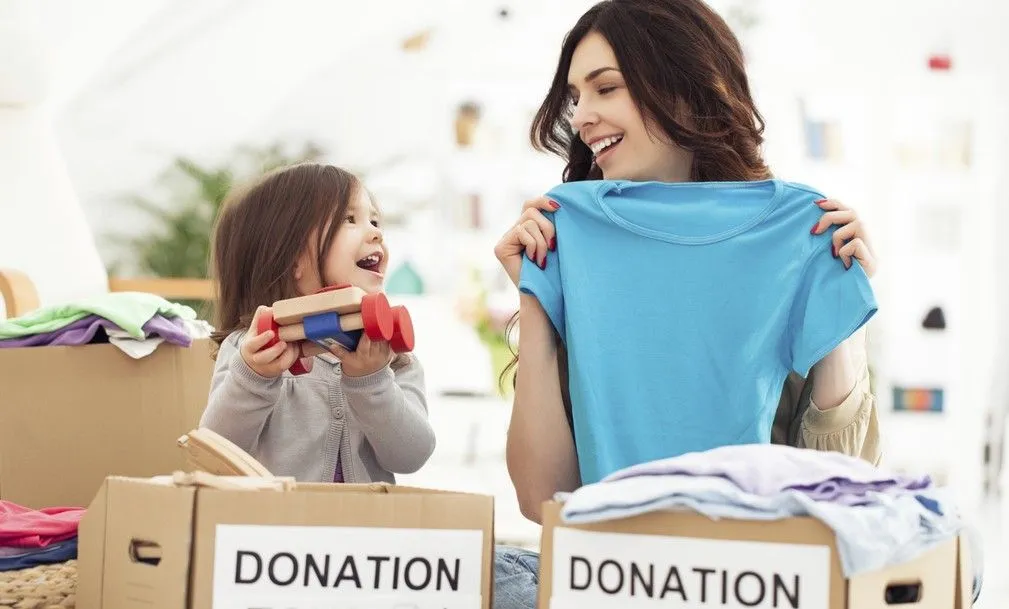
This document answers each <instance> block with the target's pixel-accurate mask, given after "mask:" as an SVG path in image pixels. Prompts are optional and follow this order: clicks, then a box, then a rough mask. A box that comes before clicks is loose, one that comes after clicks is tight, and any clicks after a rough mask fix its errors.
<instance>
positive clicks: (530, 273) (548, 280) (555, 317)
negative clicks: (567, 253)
mask: <svg viewBox="0 0 1009 609" xmlns="http://www.w3.org/2000/svg"><path fill="white" fill-rule="evenodd" d="M559 248H560V246H558V249H559ZM560 267H561V265H560V259H559V255H558V251H557V250H554V251H550V252H547V264H546V268H545V269H541V268H540V267H539V266H537V264H536V263H535V262H534V261H532V260H530V259H529V257H528V256H524V257H523V258H522V271H521V273H520V275H519V291H520V292H524V293H526V294H530V295H532V296H535V297H536V299H537V300H538V301H539V302H540V306H542V307H543V310H544V311H546V314H547V316H548V317H549V318H550V323H552V324H553V326H554V329H555V330H557V333H558V334H560V336H561V339H562V340H564V339H565V334H564V291H563V289H562V288H561V268H560ZM520 323H521V322H520Z"/></svg>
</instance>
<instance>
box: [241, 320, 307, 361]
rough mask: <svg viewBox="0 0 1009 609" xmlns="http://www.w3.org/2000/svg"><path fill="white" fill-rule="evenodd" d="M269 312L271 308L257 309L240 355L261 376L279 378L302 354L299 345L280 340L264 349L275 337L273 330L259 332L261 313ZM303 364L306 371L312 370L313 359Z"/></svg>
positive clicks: (243, 341)
mask: <svg viewBox="0 0 1009 609" xmlns="http://www.w3.org/2000/svg"><path fill="white" fill-rule="evenodd" d="M269 310H270V309H269V307H265V306H260V307H259V308H257V309H256V312H255V313H254V314H253V316H252V323H250V324H249V331H248V332H247V333H246V334H245V338H244V339H243V340H242V346H241V347H240V348H239V353H241V354H242V359H243V360H245V365H247V366H248V367H249V368H251V369H252V371H253V372H255V373H256V374H258V375H259V376H262V377H265V378H277V377H278V376H280V375H281V374H283V373H284V371H285V370H287V369H288V368H290V367H291V366H293V365H294V362H295V361H297V360H298V356H299V355H300V354H301V349H300V348H299V347H298V345H294V344H289V343H287V342H285V341H282V340H280V339H279V338H278V339H277V342H276V344H273V345H270V346H269V347H266V348H265V349H264V348H263V347H265V346H266V345H267V344H268V343H269V342H270V341H271V340H273V338H274V336H275V334H274V332H273V330H267V331H265V332H263V333H260V332H259V316H260V314H261V313H263V312H265V311H269ZM302 364H303V365H304V366H305V369H306V370H311V369H312V358H310V357H309V358H305V359H304V360H303V361H302Z"/></svg>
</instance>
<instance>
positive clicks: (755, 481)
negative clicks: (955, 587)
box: [557, 444, 981, 598]
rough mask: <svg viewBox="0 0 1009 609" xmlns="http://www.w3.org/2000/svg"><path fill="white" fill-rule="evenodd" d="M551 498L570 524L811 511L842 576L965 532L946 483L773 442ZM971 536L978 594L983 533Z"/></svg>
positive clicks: (706, 454) (640, 471)
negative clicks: (827, 535)
mask: <svg viewBox="0 0 1009 609" xmlns="http://www.w3.org/2000/svg"><path fill="white" fill-rule="evenodd" d="M557 498H558V499H559V500H561V501H563V502H564V504H563V507H562V511H561V518H562V520H563V521H564V522H566V523H570V524H585V523H593V522H601V521H605V520H612V519H620V518H627V517H631V516H635V515H639V514H643V513H646V512H652V511H658V510H690V511H693V512H696V513H700V514H704V515H706V516H708V517H710V518H712V519H718V518H732V519H739V520H777V519H783V518H790V517H794V516H810V517H813V518H817V519H819V520H820V521H822V522H823V523H824V524H826V525H827V526H829V527H830V528H831V529H832V530H833V531H834V533H835V536H836V539H837V550H838V555H839V558H840V561H841V567H842V570H843V572H844V574H845V576H846V577H851V576H853V575H857V574H859V573H864V572H870V571H875V570H878V569H882V568H885V567H888V566H891V565H895V564H899V563H902V562H905V561H908V560H911V559H913V558H915V557H916V556H918V555H919V554H921V553H922V552H924V551H926V550H928V549H929V548H931V547H933V546H935V545H937V544H939V543H941V542H943V541H947V540H949V539H950V538H952V537H955V536H957V535H960V534H961V533H964V532H966V533H968V534H970V533H971V530H970V529H968V528H966V527H965V525H964V523H963V521H962V520H961V517H960V514H959V513H958V511H957V509H956V506H955V504H954V501H953V500H952V497H951V496H950V493H949V491H948V489H944V488H939V487H936V486H935V485H933V483H932V481H931V479H930V478H929V477H928V476H904V475H900V474H897V473H893V472H888V471H886V470H884V469H881V468H878V467H874V466H873V465H871V464H870V463H868V462H866V461H864V460H862V459H858V458H856V457H850V456H847V455H843V454H840V453H835V452H823V451H815V450H808V449H800V448H794V447H791V446H782V445H776V444H767V445H764V444H761V445H739V446H725V447H720V448H716V449H712V450H708V451H703V452H696V453H689V454H685V455H681V456H678V457H673V458H670V459H662V460H658V461H652V462H648V463H643V464H641V465H636V466H632V467H628V468H625V469H622V470H620V471H617V472H614V473H613V474H611V475H609V476H607V477H605V478H603V479H602V480H601V481H599V482H597V483H594V484H588V485H585V486H583V487H581V488H579V489H578V490H576V491H574V492H573V493H561V494H559V495H558V497H557ZM971 536H972V535H971ZM972 537H973V536H972ZM969 542H970V543H969V544H968V545H969V546H970V549H971V552H972V557H971V558H972V563H973V565H974V572H975V576H974V595H975V598H976V597H977V594H978V592H979V591H980V583H981V554H980V540H979V539H976V538H973V539H969Z"/></svg>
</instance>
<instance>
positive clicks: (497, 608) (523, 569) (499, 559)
mask: <svg viewBox="0 0 1009 609" xmlns="http://www.w3.org/2000/svg"><path fill="white" fill-rule="evenodd" d="M539 584H540V555H539V554H538V553H536V552H533V551H531V550H524V549H522V548H513V547H511V546H500V545H498V546H494V605H493V607H492V609H536V595H537V592H538V591H539Z"/></svg>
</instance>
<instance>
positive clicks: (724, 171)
mask: <svg viewBox="0 0 1009 609" xmlns="http://www.w3.org/2000/svg"><path fill="white" fill-rule="evenodd" d="M590 32H598V33H599V34H600V35H602V36H603V37H604V38H605V39H606V41H607V42H608V43H609V44H610V46H611V47H612V48H613V54H614V55H615V56H616V59H617V63H618V64H619V66H618V68H619V69H620V71H621V73H622V74H623V78H624V81H625V82H626V83H627V89H628V91H629V93H630V95H631V98H632V99H633V100H634V102H635V104H637V107H638V110H639V111H640V112H641V114H642V116H643V117H645V118H646V124H649V125H654V126H656V127H658V128H660V129H662V131H663V132H664V134H665V135H666V136H667V137H668V138H669V139H671V140H672V141H673V142H674V143H675V144H676V145H678V146H680V147H682V148H685V149H687V150H689V151H691V152H692V153H693V159H694V160H693V166H692V167H691V171H690V176H691V180H693V181H698V182H702V181H703V182H720V181H751V180H763V179H767V178H770V177H771V171H770V169H769V168H768V167H767V165H766V164H765V163H764V160H763V158H762V156H761V151H760V147H761V145H762V144H763V141H764V140H763V132H764V121H763V118H762V117H761V115H760V113H759V112H758V111H757V108H756V106H755V105H754V102H753V98H752V96H751V94H750V86H749V83H748V80H747V76H746V71H745V61H744V58H743V51H742V47H741V46H740V44H739V41H738V40H737V38H736V36H735V35H734V34H733V33H732V30H731V29H730V28H729V26H728V24H726V23H725V21H724V20H723V19H722V18H721V17H720V16H719V15H718V13H716V12H715V11H714V10H712V9H711V8H710V7H709V6H708V5H706V4H705V3H704V2H701V1H700V0H606V1H604V2H599V3H598V4H596V5H594V6H593V7H592V8H590V9H589V10H588V11H587V12H586V13H585V14H584V15H582V17H581V19H579V20H578V22H577V23H576V24H575V26H574V28H572V29H571V31H570V32H568V34H567V36H565V38H564V43H563V46H562V47H561V53H560V59H559V61H558V63H557V71H556V73H555V74H554V79H553V82H552V83H551V85H550V90H549V91H548V92H547V94H546V97H545V98H544V100H543V103H542V104H541V105H540V108H539V110H538V111H537V112H536V117H535V118H534V119H533V123H532V128H531V130H530V139H531V140H532V144H533V147H534V148H536V149H537V150H539V151H543V152H551V153H553V154H556V155H558V156H560V157H561V158H563V159H565V160H566V161H567V165H566V166H565V167H564V172H563V174H562V177H563V181H564V182H576V181H580V180H594V179H601V178H602V173H601V170H600V169H599V167H598V166H596V165H595V164H594V163H593V162H592V151H591V150H590V149H589V147H588V146H586V145H585V143H584V142H582V141H581V139H580V138H579V137H578V135H577V134H575V133H572V130H571V127H570V124H569V118H570V115H569V111H570V108H571V99H570V93H569V91H568V70H569V69H570V67H571V58H572V56H573V55H574V52H575V48H576V47H577V46H578V44H579V43H580V42H581V41H582V39H583V38H584V37H585V36H586V35H588V34H589V33H590ZM684 118H686V119H687V120H684ZM516 321H517V314H516V316H515V317H514V318H513V319H512V321H511V322H510V323H509V327H508V331H507V332H508V334H509V335H510V333H511V330H512V329H513V327H514V324H515V322H516ZM558 344H560V345H561V348H562V350H561V351H560V352H559V353H558V359H559V360H560V359H563V360H564V361H563V362H560V364H561V369H562V377H561V381H562V382H561V384H562V390H565V391H566V389H567V387H566V385H567V382H566V378H567V375H566V363H567V361H566V360H567V357H566V354H565V353H564V352H563V344H562V343H560V341H558ZM517 363H518V355H517V354H516V355H515V359H513V360H512V362H511V363H509V365H508V366H507V367H506V368H505V370H504V371H503V372H502V374H501V379H500V380H501V382H504V379H505V377H506V375H507V374H508V373H509V372H510V371H511V369H512V368H514V367H515V365H516V364H517ZM513 382H514V381H513Z"/></svg>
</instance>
